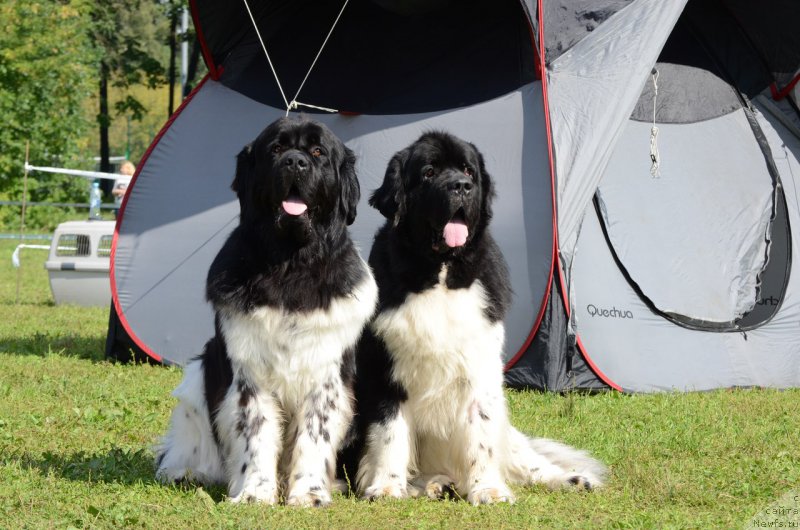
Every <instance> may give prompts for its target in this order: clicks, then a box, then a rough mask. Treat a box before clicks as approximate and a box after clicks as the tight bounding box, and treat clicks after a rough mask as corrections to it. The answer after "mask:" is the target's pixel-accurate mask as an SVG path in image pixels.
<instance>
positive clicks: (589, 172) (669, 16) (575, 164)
mask: <svg viewBox="0 0 800 530" xmlns="http://www.w3.org/2000/svg"><path fill="white" fill-rule="evenodd" d="M685 3H686V2H685V0H682V1H670V2H667V1H663V0H639V1H637V2H634V3H631V4H629V5H628V6H627V7H625V8H624V9H622V10H620V11H618V12H616V13H615V14H614V15H613V16H611V17H610V18H609V19H608V20H607V21H606V22H605V23H604V24H602V25H601V26H599V27H598V28H597V29H595V30H594V31H593V32H592V33H591V37H589V38H584V39H583V40H581V41H580V42H578V43H577V44H576V45H575V46H573V47H572V48H570V50H569V53H566V54H564V55H561V56H560V57H559V58H558V59H556V60H555V61H553V62H552V63H551V65H550V69H549V71H548V99H549V105H550V116H551V122H552V136H553V145H554V150H555V162H556V175H557V176H558V182H557V197H558V232H559V243H560V252H561V255H562V258H563V259H565V260H566V261H567V262H569V261H570V259H571V255H572V246H573V245H574V242H575V240H576V238H577V233H578V230H579V225H580V221H581V217H582V215H583V212H584V210H585V209H586V206H587V205H588V204H589V203H590V201H591V200H592V196H593V195H594V190H595V188H596V187H597V183H598V182H599V181H600V177H601V175H602V172H603V170H604V169H605V166H606V165H607V164H608V160H609V157H610V156H611V152H612V150H613V146H614V144H615V143H616V140H617V138H618V137H619V135H620V134H621V132H622V129H623V126H624V125H625V123H626V121H627V119H628V117H629V116H630V114H631V112H632V111H633V108H634V106H635V105H636V102H637V101H638V99H639V96H640V94H641V92H642V88H643V86H644V84H645V82H646V81H647V77H648V75H649V73H650V71H651V69H652V66H653V64H654V63H655V62H656V58H657V57H658V54H659V52H660V50H661V48H662V46H663V45H664V42H665V41H666V40H667V37H668V36H669V33H670V31H671V30H672V27H673V26H674V24H675V21H676V20H677V19H678V16H679V15H680V13H681V11H682V9H683V6H684V4H685ZM567 268H569V265H567Z"/></svg>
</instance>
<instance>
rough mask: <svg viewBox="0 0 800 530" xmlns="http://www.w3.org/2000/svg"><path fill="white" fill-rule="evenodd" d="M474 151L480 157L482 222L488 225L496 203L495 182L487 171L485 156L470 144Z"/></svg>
mask: <svg viewBox="0 0 800 530" xmlns="http://www.w3.org/2000/svg"><path fill="white" fill-rule="evenodd" d="M469 145H470V146H471V147H472V148H473V149H474V150H475V153H476V154H477V155H478V166H479V168H478V169H479V171H480V173H481V191H482V196H481V220H482V221H484V222H486V223H488V222H489V219H491V218H492V202H493V201H494V196H495V193H494V181H493V180H492V177H491V175H489V172H488V171H486V164H485V163H484V161H483V155H482V154H481V152H480V151H478V149H477V148H476V147H475V146H474V145H472V144H469Z"/></svg>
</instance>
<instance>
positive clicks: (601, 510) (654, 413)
mask: <svg viewBox="0 0 800 530" xmlns="http://www.w3.org/2000/svg"><path fill="white" fill-rule="evenodd" d="M15 244H16V243H15V242H9V241H0V256H8V255H9V254H10V253H11V250H13V248H14V245H15ZM36 252H37V251H34V250H30V251H28V252H26V253H25V254H24V255H23V257H22V267H23V272H22V274H23V276H22V278H23V281H24V283H23V285H24V289H23V292H24V293H25V294H26V296H25V298H24V301H23V303H21V304H20V305H15V304H14V302H13V300H14V291H13V285H14V284H15V275H16V271H15V270H14V269H13V268H12V267H11V265H10V260H8V259H0V373H2V377H0V528H86V527H90V528H123V527H136V528H198V529H201V528H347V529H350V528H396V529H401V528H476V529H478V528H481V529H483V528H491V529H495V528H498V529H501V528H631V529H641V528H658V529H662V528H743V527H753V526H752V525H753V524H754V523H755V524H761V523H769V522H771V521H773V520H775V519H776V518H777V517H782V516H776V515H774V513H770V512H768V508H769V507H770V505H773V503H774V502H775V501H777V500H778V499H780V498H782V497H784V496H785V495H786V494H787V493H789V492H793V493H792V495H791V496H790V497H789V500H790V501H791V499H792V498H794V496H796V495H800V446H799V445H798V443H797V441H798V433H797V403H798V399H800V391H798V390H797V389H794V390H787V391H776V390H768V389H753V390H720V391H715V392H703V393H686V394H684V393H664V394H655V395H622V394H618V393H603V394H597V395H581V394H568V395H566V396H562V395H558V394H542V393H536V392H507V393H506V396H507V397H508V402H509V409H510V413H511V418H512V421H513V422H514V424H515V425H517V426H518V427H519V428H520V429H521V430H522V431H524V432H528V433H535V434H536V435H537V436H545V437H551V438H556V439H560V440H564V441H565V442H567V443H570V444H572V445H575V446H578V447H581V448H585V449H589V450H590V451H592V453H593V454H595V455H596V456H597V457H598V458H600V459H601V460H603V461H604V462H606V463H607V464H608V465H609V466H610V468H611V480H610V482H609V484H608V486H607V487H606V488H605V489H603V490H600V491H596V492H592V493H577V492H568V491H558V492H550V491H547V490H546V489H545V488H543V487H540V486H536V487H527V488H523V487H517V488H515V493H516V495H517V503H516V504H514V505H510V506H509V505H497V506H481V507H474V506H471V505H469V504H467V503H466V502H463V501H459V500H448V501H441V502H435V501H428V500H421V499H420V500H401V501H388V500H387V501H378V502H366V501H362V500H358V499H356V498H354V497H352V496H342V495H338V494H337V495H335V496H334V502H333V505H332V506H331V507H329V508H326V509H293V508H287V507H283V506H275V507H269V506H262V505H252V504H250V505H233V504H230V503H228V502H226V501H225V488H224V486H212V487H209V488H204V487H199V486H198V485H192V484H188V485H187V484H183V485H168V486H165V485H161V484H159V483H157V482H156V481H155V478H154V469H153V468H154V461H153V453H152V446H153V444H155V443H156V442H157V440H158V437H159V436H160V435H162V434H163V433H164V432H165V430H166V427H167V423H168V420H169V415H170V411H171V409H172V407H173V405H174V399H173V398H172V397H170V395H169V393H170V391H171V390H172V389H173V388H175V386H176V385H177V384H178V383H179V381H180V378H181V372H180V370H178V369H175V368H164V367H159V366H150V365H147V364H142V365H117V364H111V363H108V362H105V361H104V360H103V355H102V351H103V339H104V337H105V331H106V323H107V316H108V310H107V308H76V307H63V306H54V305H53V304H52V302H51V297H50V293H49V288H48V285H47V273H46V271H45V270H44V269H43V268H42V263H43V262H44V259H45V258H44V254H43V253H39V254H36ZM442 399H447V395H446V393H445V394H443V396H442ZM785 498H786V497H784V499H785ZM773 506H774V505H773ZM779 506H783V505H779ZM788 506H789V507H791V505H788ZM794 508H795V509H797V508H798V506H797V505H796V504H795V505H794ZM792 517H794V519H790V518H782V519H780V520H782V521H783V522H784V523H787V521H788V522H791V523H793V526H792V527H797V524H798V523H797V516H796V515H794V516H792ZM784 527H785V528H788V527H790V525H789V524H784Z"/></svg>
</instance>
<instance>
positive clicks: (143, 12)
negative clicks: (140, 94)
mask: <svg viewBox="0 0 800 530" xmlns="http://www.w3.org/2000/svg"><path fill="white" fill-rule="evenodd" d="M166 15H167V12H166V8H165V7H164V5H163V4H162V3H161V2H155V1H153V0H150V1H147V0H96V1H95V2H93V3H92V9H91V26H90V30H89V35H90V37H91V39H92V41H93V42H94V45H95V46H96V47H97V49H98V51H100V52H101V53H102V55H101V58H100V61H101V64H102V65H104V66H105V67H106V68H107V69H108V72H109V81H110V82H111V84H112V85H113V86H116V87H130V86H134V85H140V84H144V85H147V86H148V87H150V88H156V87H158V86H160V85H163V84H164V83H165V82H166V69H165V66H164V65H165V64H166V62H165V60H166V58H167V55H168V50H167V49H166V46H165V44H166V41H167V32H168V29H169V28H168V20H167V17H166Z"/></svg>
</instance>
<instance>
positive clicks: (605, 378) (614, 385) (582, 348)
mask: <svg viewBox="0 0 800 530" xmlns="http://www.w3.org/2000/svg"><path fill="white" fill-rule="evenodd" d="M576 339H577V345H578V350H579V351H580V352H581V355H583V358H584V360H585V361H586V364H588V365H589V368H591V369H592V371H593V372H594V373H595V375H596V376H597V377H599V378H600V379H601V380H602V381H603V382H604V383H605V384H607V385H608V386H610V387H611V388H613V389H614V390H616V391H618V392H623V390H622V387H621V386H619V385H618V384H617V383H615V382H614V381H612V380H611V379H610V378H609V377H608V376H607V375H606V374H604V373H603V372H602V371H601V370H600V368H598V367H597V365H596V364H594V361H592V358H591V357H589V354H587V353H586V347H585V346H584V345H583V342H582V341H581V338H580V337H576Z"/></svg>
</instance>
